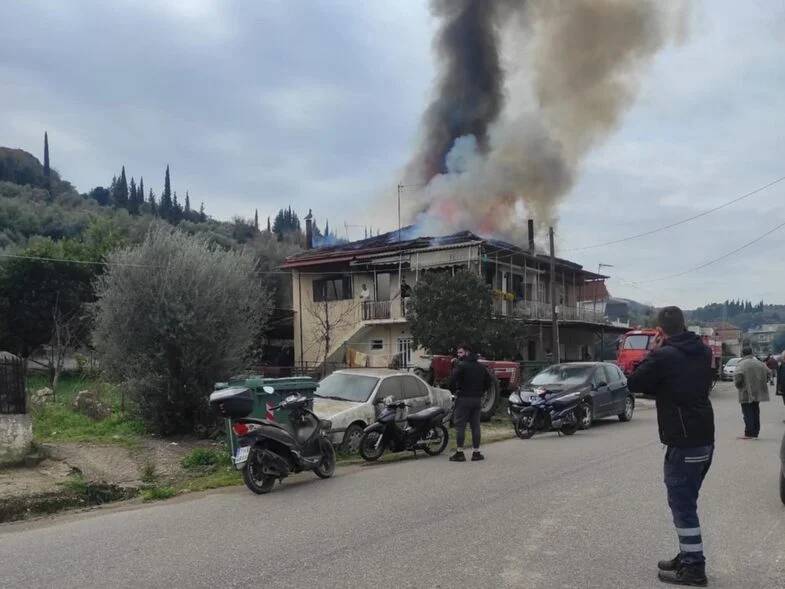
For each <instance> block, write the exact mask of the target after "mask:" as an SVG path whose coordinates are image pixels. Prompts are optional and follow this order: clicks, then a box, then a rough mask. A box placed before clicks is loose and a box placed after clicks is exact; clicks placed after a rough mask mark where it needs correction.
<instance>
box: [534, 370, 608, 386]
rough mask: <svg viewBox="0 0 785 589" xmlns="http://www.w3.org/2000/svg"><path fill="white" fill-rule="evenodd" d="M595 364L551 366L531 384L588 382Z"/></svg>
mask: <svg viewBox="0 0 785 589" xmlns="http://www.w3.org/2000/svg"><path fill="white" fill-rule="evenodd" d="M593 370H594V366H569V365H560V366H551V367H550V368H546V369H545V370H543V371H542V372H540V373H539V374H538V375H537V376H535V377H534V378H533V379H531V381H529V384H530V385H532V386H535V387H539V386H547V385H552V384H558V385H565V386H571V385H579V384H583V383H584V382H586V381H587V380H588V378H589V376H591V373H592V371H593Z"/></svg>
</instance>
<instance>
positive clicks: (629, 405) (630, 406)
mask: <svg viewBox="0 0 785 589" xmlns="http://www.w3.org/2000/svg"><path fill="white" fill-rule="evenodd" d="M634 412H635V398H634V397H633V396H632V395H627V399H626V400H625V401H624V411H623V412H622V413H619V421H629V420H630V419H632V414H633V413H634Z"/></svg>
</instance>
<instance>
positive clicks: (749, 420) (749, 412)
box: [733, 345, 769, 440]
mask: <svg viewBox="0 0 785 589" xmlns="http://www.w3.org/2000/svg"><path fill="white" fill-rule="evenodd" d="M741 355H742V358H741V362H739V363H738V364H737V365H736V372H734V373H733V384H735V385H736V389H737V390H738V391H739V403H741V414H742V415H743V416H744V435H743V436H741V437H740V438H739V439H740V440H756V439H757V438H758V435H759V434H760V404H761V403H763V402H766V401H768V400H769V369H768V368H767V367H766V365H765V364H764V363H763V362H761V361H760V360H758V359H757V358H756V357H755V356H754V354H753V353H752V348H751V347H750V346H749V345H745V346H744V348H742V350H741Z"/></svg>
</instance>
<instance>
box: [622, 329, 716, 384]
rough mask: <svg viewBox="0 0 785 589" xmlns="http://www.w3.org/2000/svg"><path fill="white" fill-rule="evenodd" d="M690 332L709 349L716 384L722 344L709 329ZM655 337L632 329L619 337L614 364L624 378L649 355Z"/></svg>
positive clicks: (648, 330) (652, 331)
mask: <svg viewBox="0 0 785 589" xmlns="http://www.w3.org/2000/svg"><path fill="white" fill-rule="evenodd" d="M690 331H692V332H694V333H697V334H698V335H700V336H701V337H702V338H703V343H705V344H706V345H707V346H709V347H710V348H711V355H712V368H713V369H714V377H715V378H714V380H715V382H716V380H717V379H719V377H720V371H721V370H722V342H721V341H720V340H719V339H717V338H716V337H715V336H714V335H713V330H711V329H705V330H702V329H701V328H699V327H698V328H690ZM656 335H657V331H656V330H654V329H633V330H632V331H628V332H627V333H625V334H624V335H623V336H622V337H621V340H620V341H619V352H618V355H617V357H616V363H617V364H618V365H619V368H621V369H622V371H623V372H624V374H625V375H626V376H629V375H630V374H631V373H632V371H633V370H635V367H636V366H637V365H638V364H640V363H641V362H642V361H643V359H644V358H645V357H646V354H648V353H649V350H650V349H651V346H652V344H653V343H654V338H655V336H656Z"/></svg>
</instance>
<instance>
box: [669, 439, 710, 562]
mask: <svg viewBox="0 0 785 589" xmlns="http://www.w3.org/2000/svg"><path fill="white" fill-rule="evenodd" d="M713 458H714V445H713V444H712V445H710V446H698V447H697V448H677V447H675V446H668V449H667V451H666V452H665V487H666V488H667V489H668V505H669V506H670V508H671V513H672V514H673V525H674V526H676V534H677V535H678V537H679V555H680V556H681V561H682V563H684V564H685V565H686V566H689V567H695V568H697V569H699V571H701V572H703V571H704V570H705V567H706V558H705V557H704V555H703V537H702V536H701V529H700V521H699V520H698V494H699V493H700V488H701V485H702V484H703V479H704V478H705V477H706V473H708V472H709V468H710V467H711V461H712V459H713Z"/></svg>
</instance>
